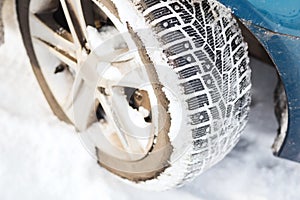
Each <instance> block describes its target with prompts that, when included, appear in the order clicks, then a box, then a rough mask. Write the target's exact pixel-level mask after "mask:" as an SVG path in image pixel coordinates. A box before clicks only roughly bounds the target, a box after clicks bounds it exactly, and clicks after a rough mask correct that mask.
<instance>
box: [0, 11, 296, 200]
mask: <svg viewBox="0 0 300 200" xmlns="http://www.w3.org/2000/svg"><path fill="white" fill-rule="evenodd" d="M5 10H6V12H7V13H9V15H8V14H7V15H6V19H5V21H6V24H7V30H6V31H7V32H6V44H5V45H4V46H2V47H1V48H0V61H1V64H0V65H1V66H0V80H1V84H0V199H1V200H15V199H22V200H36V199H45V200H48V199H49V200H50V199H51V200H53V199H62V200H68V199H72V200H83V199H84V200H110V199H113V200H114V199H118V200H126V199H149V200H150V199H151V200H153V199H185V200H190V199H191V200H193V199H205V200H224V199H228V200H235V199H236V200H244V199H250V200H264V199H272V200H277V199H278V200H282V199H287V200H294V199H299V198H300V164H296V163H292V162H289V161H285V160H280V159H277V158H275V157H273V156H272V154H271V149H270V147H271V145H272V142H273V139H274V136H275V135H276V129H277V123H276V120H275V117H274V115H273V100H272V98H273V89H274V86H275V84H276V75H275V73H274V70H273V69H272V68H270V67H268V66H263V64H262V63H260V62H258V61H256V60H253V59H252V64H251V65H252V69H253V71H254V74H253V82H254V89H253V96H254V97H253V98H254V100H253V105H252V111H251V115H250V122H249V124H248V126H247V128H246V130H245V132H244V135H243V137H242V139H241V141H240V143H239V144H238V145H237V147H236V148H235V149H234V150H233V151H232V153H231V154H230V155H229V156H227V157H226V158H225V159H224V160H223V161H222V162H221V163H220V164H218V165H217V166H215V167H214V168H212V169H211V170H209V171H207V172H206V173H204V174H203V175H202V176H200V177H199V178H197V179H196V180H195V181H193V182H191V183H189V184H187V185H185V186H184V187H183V188H180V189H176V190H171V191H167V192H161V193H159V192H155V193H154V192H145V191H141V190H137V189H135V188H131V187H129V186H127V185H125V184H123V183H120V182H119V181H117V180H116V179H115V178H113V177H112V176H110V175H109V174H108V173H107V172H105V171H104V170H102V169H100V168H99V167H98V165H97V164H96V161H95V160H93V159H92V158H91V157H90V155H89V154H88V153H87V151H86V150H85V149H84V148H83V146H82V145H81V144H80V141H79V138H78V136H77V135H75V132H74V131H73V129H72V127H69V126H67V125H66V124H64V123H62V122H60V121H59V120H58V119H56V118H55V117H54V116H53V115H52V113H51V112H50V109H49V107H48V106H47V104H46V101H45V100H44V98H43V96H42V93H41V92H40V90H39V88H38V85H37V83H36V81H35V79H34V76H33V73H32V72H31V69H30V66H29V63H28V60H27V58H26V54H25V51H24V49H23V45H22V44H21V40H20V36H19V33H18V32H17V31H16V23H15V21H14V18H15V16H14V15H12V13H13V7H12V6H11V5H6V8H5Z"/></svg>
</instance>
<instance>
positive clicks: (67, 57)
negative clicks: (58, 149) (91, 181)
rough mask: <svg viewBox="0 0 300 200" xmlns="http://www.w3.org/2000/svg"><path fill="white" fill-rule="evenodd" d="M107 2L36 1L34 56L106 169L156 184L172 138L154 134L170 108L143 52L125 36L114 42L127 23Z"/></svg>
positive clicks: (32, 20)
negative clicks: (156, 87) (141, 56)
mask: <svg viewBox="0 0 300 200" xmlns="http://www.w3.org/2000/svg"><path fill="white" fill-rule="evenodd" d="M105 4H107V3H104V4H100V3H99V2H98V1H89V0H82V1H72V0H61V1H50V0H49V1H38V0H32V1H31V2H30V9H29V10H30V11H29V24H30V31H31V39H32V43H33V48H34V53H35V56H36V58H37V61H38V63H39V67H40V69H41V72H42V73H41V74H42V76H43V78H44V79H45V81H46V82H47V84H48V85H49V87H50V90H51V92H52V94H53V96H54V97H55V99H56V100H57V102H58V104H59V106H60V107H61V109H62V110H63V112H64V113H65V114H66V116H67V117H68V118H69V119H70V121H71V122H72V123H73V124H74V125H75V127H76V128H77V129H78V130H79V131H81V132H84V133H87V134H86V135H84V136H83V140H88V141H85V144H88V149H89V150H90V151H91V152H92V153H93V154H94V152H95V147H96V151H97V153H96V154H97V157H98V158H99V157H100V158H99V164H100V165H102V166H104V167H106V168H107V169H109V170H110V171H112V172H113V173H116V174H118V175H120V176H122V177H125V178H127V179H130V180H135V181H137V180H146V179H151V178H153V177H155V176H157V175H158V174H159V172H161V171H163V170H164V169H165V168H166V167H167V166H168V165H169V164H168V160H169V157H170V154H171V149H172V148H171V145H170V144H169V138H168V136H167V133H165V134H160V136H159V137H158V134H155V133H158V132H160V131H161V130H159V128H158V113H159V112H165V111H164V110H163V108H161V107H159V105H158V103H157V101H158V100H157V98H156V95H155V92H154V90H153V89H152V84H153V83H151V84H150V82H151V81H150V80H149V78H148V77H147V72H146V70H145V69H144V66H143V65H144V64H143V63H142V62H141V60H140V59H139V53H138V52H137V51H131V49H130V48H129V47H128V45H127V43H126V39H124V38H123V37H122V36H115V37H114V38H113V39H110V40H109V39H108V38H110V37H111V35H116V34H117V33H118V32H119V31H122V30H120V29H122V28H123V25H120V24H119V23H120V21H119V19H118V15H117V11H116V10H114V6H113V5H109V4H107V5H105ZM107 39H108V40H107ZM99 45H101V46H102V47H105V51H103V49H101V48H97V47H98V46H99ZM112 74H114V75H116V74H117V75H118V76H112ZM99 77H101V78H99ZM157 84H159V83H157ZM133 116H134V117H133ZM160 120H161V113H160ZM164 120H169V118H168V117H166V118H165V119H164ZM135 121H138V123H136V122H135ZM95 124H96V126H95ZM167 124H169V122H168V123H167ZM95 132H97V136H96V139H98V140H96V141H100V142H99V143H98V144H97V143H95V142H94V141H95V137H94V135H95V134H94V133H95ZM89 133H92V135H91V134H89ZM99 133H100V134H99ZM99 135H100V136H99ZM158 140H159V141H160V142H157V141H158ZM156 143H157V144H156ZM155 144H156V145H155ZM150 151H151V152H152V153H151V156H149V152H150ZM153 152H156V153H153ZM156 160H160V162H155V161H156ZM120 166H121V167H120ZM137 169H138V170H137ZM139 170H140V171H139Z"/></svg>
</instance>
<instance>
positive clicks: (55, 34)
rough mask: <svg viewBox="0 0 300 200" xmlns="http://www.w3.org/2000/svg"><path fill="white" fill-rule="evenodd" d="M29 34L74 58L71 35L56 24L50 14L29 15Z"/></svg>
mask: <svg viewBox="0 0 300 200" xmlns="http://www.w3.org/2000/svg"><path fill="white" fill-rule="evenodd" d="M30 23H31V34H32V36H33V37H34V38H37V39H40V40H42V41H45V42H46V43H49V44H51V45H52V46H55V47H57V48H59V49H61V50H63V51H65V52H68V53H69V54H70V55H72V56H73V57H74V56H75V50H76V48H75V45H74V43H73V41H72V37H71V35H70V34H69V33H68V32H67V31H66V30H64V29H63V28H62V27H60V26H59V25H57V24H56V22H55V21H54V19H53V17H52V14H49V13H46V14H31V17H30Z"/></svg>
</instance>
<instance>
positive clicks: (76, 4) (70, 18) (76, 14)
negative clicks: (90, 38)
mask: <svg viewBox="0 0 300 200" xmlns="http://www.w3.org/2000/svg"><path fill="white" fill-rule="evenodd" d="M60 2H61V5H62V8H63V11H64V14H65V17H66V20H67V23H68V26H69V29H70V32H71V34H72V37H73V40H74V42H75V44H76V45H77V47H80V49H82V48H85V49H86V50H88V49H87V48H88V47H87V46H86V42H87V34H86V27H87V26H86V23H85V20H84V19H85V17H84V14H83V10H82V5H81V1H76V0H60Z"/></svg>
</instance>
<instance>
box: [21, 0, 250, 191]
mask: <svg viewBox="0 0 300 200" xmlns="http://www.w3.org/2000/svg"><path fill="white" fill-rule="evenodd" d="M17 12H18V20H19V23H20V29H21V33H22V36H23V41H24V44H25V48H26V50H27V53H28V56H29V58H30V62H31V64H32V68H33V71H34V73H35V75H36V78H37V80H38V82H39V84H40V86H41V88H42V90H43V92H44V95H45V97H46V99H47V101H48V103H49V105H50V107H51V108H52V110H53V112H54V113H55V115H56V116H57V117H58V118H59V119H61V120H63V121H65V122H67V123H70V124H73V125H74V126H75V127H76V128H77V129H78V130H80V131H81V133H80V134H82V135H84V134H85V133H86V132H88V131H87V129H90V127H91V126H93V124H96V123H107V124H106V125H107V126H108V127H110V129H109V130H113V131H112V133H110V134H111V135H110V136H109V137H114V139H111V140H110V139H107V140H108V141H110V143H114V142H115V141H118V144H117V146H118V145H119V146H121V147H120V148H121V149H122V148H123V149H122V152H121V151H120V153H113V151H114V150H107V149H105V148H106V147H107V148H108V146H109V145H110V144H109V142H108V143H105V144H104V143H103V144H101V145H98V146H96V150H95V151H93V149H90V150H91V151H92V152H93V153H95V152H96V157H97V159H98V163H99V164H100V165H101V166H102V167H104V168H106V169H107V170H109V171H110V172H112V173H113V174H115V175H117V176H118V177H119V178H121V179H122V180H124V181H126V182H128V183H130V184H133V185H136V186H140V187H142V188H149V189H151V190H164V189H168V188H171V187H176V186H180V185H182V184H183V183H184V182H186V181H188V180H192V179H193V178H194V177H196V176H197V175H198V174H200V173H202V172H203V171H205V170H206V169H208V168H210V167H211V166H213V165H214V164H216V163H217V162H218V161H220V160H221V159H223V158H224V156H225V155H226V154H227V153H228V152H229V151H230V150H231V149H232V148H233V147H234V146H235V144H236V143H237V142H238V140H239V137H240V134H241V131H242V130H243V129H244V127H245V124H246V122H247V118H248V112H249V104H250V88H251V83H250V74H251V73H250V69H249V66H248V63H249V58H248V55H247V45H246V44H245V42H244V39H243V37H242V34H241V31H240V29H239V27H238V25H237V22H236V20H235V19H234V18H233V17H232V14H231V12H230V10H228V9H227V8H226V7H224V6H223V5H222V4H220V3H218V2H217V1H215V0H81V1H80V0H60V1H59V0H17ZM104 27H105V30H108V29H109V30H110V29H113V31H115V32H117V33H124V32H126V33H128V34H127V35H128V37H129V39H128V40H127V39H124V41H123V42H124V43H126V45H127V46H126V45H125V46H126V48H128V49H131V48H130V44H129V43H130V42H129V41H131V45H133V46H135V47H137V48H136V52H135V53H131V54H130V53H128V52H126V51H125V54H126V55H127V54H128V55H129V56H132V57H130V58H133V59H131V61H132V60H134V62H133V61H132V62H131V61H130V59H127V60H126V59H125V58H124V57H122V58H123V60H121V61H120V60H118V61H117V62H116V61H115V60H114V64H116V63H117V64H116V65H120V66H121V65H122V64H124V63H126V66H129V65H136V66H137V67H136V68H135V69H138V70H140V71H142V72H143V74H144V75H145V79H147V81H148V82H149V83H150V84H149V87H145V88H146V89H145V88H142V89H141V87H140V86H139V85H136V86H135V85H134V82H132V83H129V82H130V80H135V79H136V78H133V79H132V78H126V81H127V82H126V84H127V85H126V86H124V85H125V83H122V84H123V85H122V84H121V83H120V80H119V82H118V83H117V84H119V85H121V86H120V87H119V89H120V88H121V89H120V90H117V89H115V86H114V87H110V86H107V87H108V88H106V86H102V85H101V87H100V86H99V87H98V86H97V90H98V91H97V92H98V93H99V98H98V99H97V101H95V100H94V99H88V98H92V97H94V95H92V94H94V90H93V88H89V86H88V84H86V85H84V84H85V83H87V82H89V81H90V79H92V78H93V77H94V75H95V74H97V72H96V71H94V72H93V71H92V72H89V74H88V75H87V74H85V73H86V72H85V69H88V70H90V69H92V67H91V68H89V67H86V66H91V65H95V66H96V63H95V62H96V61H95V60H93V59H96V57H97V56H99V55H98V53H99V52H100V53H103V50H102V51H98V52H97V48H96V47H95V48H92V47H93V45H95V43H97V40H96V41H95V38H97V37H93V38H90V34H93V33H96V34H100V33H102V32H103V29H104ZM141 30H146V31H141ZM111 38H113V37H111ZM114 41H116V39H113V40H112V39H109V37H106V40H103V42H102V43H103V44H102V47H103V46H105V47H106V48H107V49H106V50H105V51H109V50H108V49H109V47H110V44H111V43H113V42H114ZM110 42H111V43H110ZM99 45H100V46H101V42H100V43H99ZM148 47H151V48H148ZM126 48H125V49H126ZM151 49H152V50H153V49H154V51H152V50H151ZM114 50H115V49H114ZM119 50H124V49H118V52H120V51H119ZM116 51H117V50H116ZM49 52H50V53H49ZM111 54H113V55H117V53H116V52H111ZM103 55H106V54H103ZM103 55H101V56H102V57H103ZM118 55H119V54H118ZM93 56H94V57H93ZM104 57H105V56H104ZM105 58H106V59H109V58H110V57H108V56H106V57H105ZM126 58H127V57H126ZM93 61H95V62H93ZM107 62H108V63H109V61H106V63H107ZM112 63H113V61H110V65H113V64H112ZM136 63H138V64H136ZM126 66H122V67H120V68H118V67H115V68H117V69H118V70H119V71H118V73H119V72H120V73H121V71H122V69H123V67H125V68H126ZM162 66H165V67H162ZM84 67H86V68H85V69H83V68H84ZM115 68H114V69H115ZM121 68H122V69H121ZM80 73H82V74H83V78H82V80H83V79H84V81H81V82H80V83H79V84H78V82H77V83H76V80H78V79H80V80H81V78H78V76H79V75H78V74H80ZM133 74H134V73H133ZM121 75H123V76H124V77H126V76H127V75H128V74H122V73H121ZM90 77H91V78H90ZM103 77H104V75H103ZM103 77H102V76H99V77H98V78H99V79H100V80H102V79H104V78H103ZM111 77H112V76H110V77H108V78H111ZM134 77H137V76H136V74H135V76H134ZM137 79H138V78H137ZM141 79H142V78H141ZM124 82H125V81H124ZM93 83H96V82H95V81H94V82H93ZM105 83H106V84H108V83H109V82H105ZM76 84H77V85H76ZM80 84H83V86H82V85H80ZM97 84H98V82H97ZM99 84H100V83H99ZM74 85H75V86H74ZM78 85H80V86H78ZM129 85H130V86H129ZM74 88H77V89H78V88H81V89H78V90H79V95H77V96H76V95H75V96H74V91H73V90H74ZM82 88H85V89H82ZM112 88H114V89H112ZM147 88H148V89H149V90H148V89H147ZM81 90H84V91H83V92H81ZM167 90H169V91H170V92H168V91H167ZM76 91H77V90H76ZM128 91H130V92H132V96H128V94H127V92H128ZM70 93H71V96H72V98H73V99H72V101H70V100H68V96H70ZM67 94H69V95H67ZM64 95H65V96H64ZM123 97H124V98H123ZM76 98H79V100H77V99H76ZM80 98H81V99H80ZM114 98H116V99H119V101H117V103H114V102H115V99H114ZM124 99H125V100H126V101H128V104H129V105H125V104H126V101H125V100H124ZM153 99H154V100H153ZM65 101H67V102H69V103H70V102H71V104H72V106H73V107H74V106H75V107H76V105H79V107H78V109H79V111H78V113H80V114H76V112H77V111H76V109H73V110H71V111H70V110H67V109H66V107H65ZM95 102H97V103H96V106H95ZM120 102H122V103H120ZM124 102H125V104H123V103H124ZM147 102H148V103H147ZM153 102H156V103H157V104H155V105H156V108H155V109H156V110H152V109H154V108H152V107H153V105H154V103H153ZM83 104H84V106H83ZM119 105H123V106H119ZM174 105H175V106H174ZM83 108H86V110H82V109H83ZM94 108H95V109H94ZM127 108H128V109H132V108H133V110H134V112H135V113H136V112H137V111H139V112H140V111H141V109H142V108H143V110H146V112H144V111H143V112H144V113H147V114H145V116H144V115H143V116H144V120H145V124H146V125H145V127H150V126H151V128H149V129H147V130H149V135H147V145H146V146H145V147H142V150H141V151H140V150H139V149H141V148H140V147H137V146H136V145H139V144H140V142H139V139H138V137H131V138H130V137H129V136H128V135H126V134H125V136H124V134H123V132H122V131H123V130H125V129H126V130H131V131H132V132H135V129H134V128H132V127H134V126H133V125H131V124H130V123H132V122H131V121H130V120H128V116H126V115H124V116H123V114H124V113H126V112H127V111H124V110H122V109H125V110H126V109H127ZM177 108H179V109H177ZM132 112H133V111H132ZM103 113H104V114H103ZM149 113H150V114H149ZM73 115H74V116H75V117H74V116H73ZM138 115H139V116H140V115H141V112H140V113H139V114H138ZM76 116H79V118H76ZM123 125H124V127H125V128H124V127H123ZM99 126H100V129H101V132H103V135H105V134H106V132H107V130H108V129H105V128H103V127H104V125H103V126H102V125H99ZM101 127H102V128H101ZM120 127H121V128H120ZM127 128H128V129H127ZM141 130H142V129H141ZM143 130H144V129H143ZM150 130H151V131H150ZM153 130H155V131H156V132H155V131H154V133H152V132H153ZM129 132H130V131H129ZM140 132H141V131H140ZM175 132H176V133H175ZM130 133H131V132H130ZM147 133H148V132H147ZM114 134H115V135H114ZM133 135H135V134H133ZM83 137H84V136H83ZM101 137H102V136H101ZM105 137H106V136H105ZM115 138H118V139H115ZM137 141H138V142H137ZM92 146H93V145H92ZM125 146H126V148H125ZM109 148H112V147H109ZM127 150H128V151H127ZM123 152H125V153H124V156H123ZM128 152H130V153H128ZM141 152H142V153H141ZM126 153H127V154H126ZM128 154H130V155H128ZM136 155H138V157H135V156H136Z"/></svg>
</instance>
